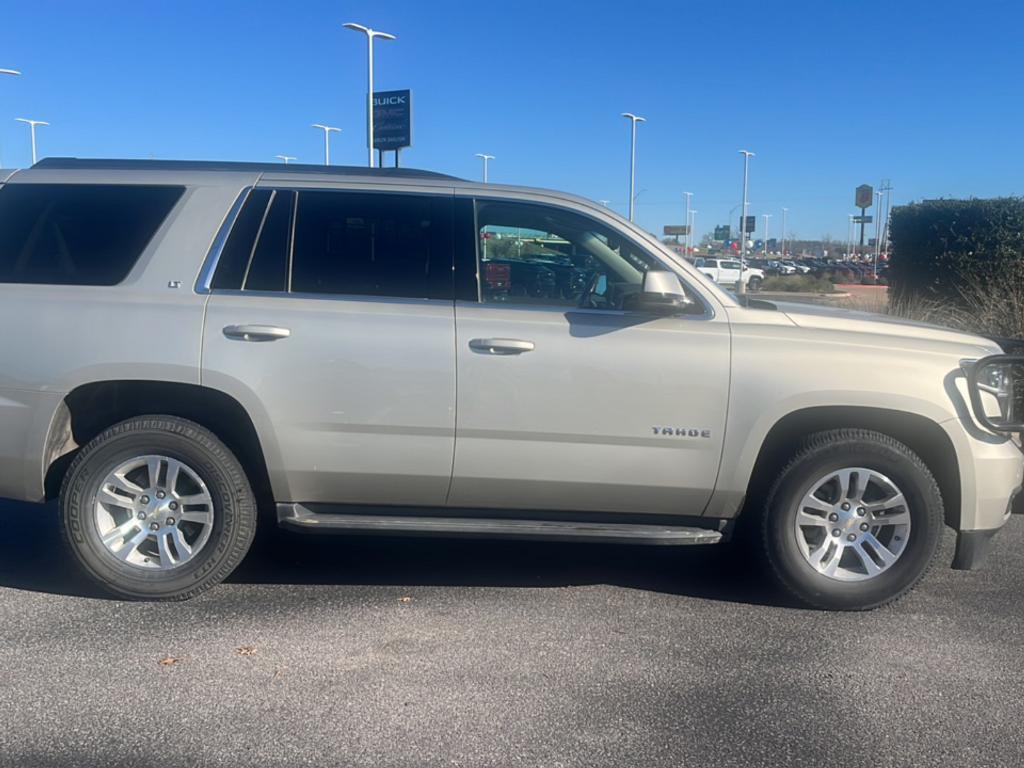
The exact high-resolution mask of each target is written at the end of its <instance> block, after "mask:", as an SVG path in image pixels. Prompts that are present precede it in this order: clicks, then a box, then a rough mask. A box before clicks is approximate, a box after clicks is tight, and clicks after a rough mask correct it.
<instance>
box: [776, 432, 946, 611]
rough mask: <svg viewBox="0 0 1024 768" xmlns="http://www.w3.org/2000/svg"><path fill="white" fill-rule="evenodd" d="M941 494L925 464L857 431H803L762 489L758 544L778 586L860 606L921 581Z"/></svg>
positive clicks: (887, 440) (828, 603)
mask: <svg viewBox="0 0 1024 768" xmlns="http://www.w3.org/2000/svg"><path fill="white" fill-rule="evenodd" d="M942 526H943V507H942V496H941V494H940V493H939V488H938V485H937V484H936V482H935V478H934V477H932V474H931V472H930V471H929V470H928V468H927V467H926V466H925V464H924V462H922V461H921V459H920V458H919V457H918V456H917V455H916V454H915V453H914V452H913V451H911V450H910V449H909V448H908V447H907V446H905V445H903V444H902V443H900V442H898V441H896V440H894V439H893V438H891V437H889V436H887V435H883V434H880V433H878V432H870V431H867V430H861V429H839V430H833V431H829V432H819V433H817V434H814V435H811V436H810V437H809V438H808V439H807V440H806V441H805V442H804V444H803V445H802V447H801V448H800V450H799V451H798V452H797V453H796V454H795V455H794V456H793V458H792V459H791V460H790V462H789V463H788V464H787V466H786V467H785V468H784V469H783V471H782V473H781V474H780V476H779V478H778V479H777V480H776V482H775V484H774V486H773V487H772V489H771V490H770V491H769V494H768V498H767V501H766V504H765V508H764V511H763V519H762V537H763V539H762V541H763V545H764V551H765V554H766V556H767V560H768V562H769V564H770V565H771V568H772V570H773V571H774V573H775V575H776V576H777V577H778V579H779V581H780V582H781V583H782V585H783V586H784V587H785V588H786V589H787V590H788V591H789V592H791V593H792V594H793V595H795V596H796V597H797V598H799V599H800V600H801V601H802V602H804V603H807V604H808V605H811V606H814V607H817V608H825V609H832V610H865V609H869V608H875V607H878V606H880V605H884V604H886V603H889V602H892V601H893V600H896V599H897V598H899V597H901V596H902V595H904V594H906V593H907V592H909V591H910V590H911V589H913V587H914V586H915V585H916V584H917V583H918V581H920V579H921V577H922V576H923V575H924V574H925V572H926V571H927V569H928V567H929V566H930V565H931V563H932V561H933V560H934V558H935V554H936V552H937V551H938V546H939V541H940V537H941V533H942Z"/></svg>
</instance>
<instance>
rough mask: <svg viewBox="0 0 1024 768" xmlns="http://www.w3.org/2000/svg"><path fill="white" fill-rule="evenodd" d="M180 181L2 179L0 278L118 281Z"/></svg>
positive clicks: (181, 189) (58, 282) (175, 198)
mask: <svg viewBox="0 0 1024 768" xmlns="http://www.w3.org/2000/svg"><path fill="white" fill-rule="evenodd" d="M184 191H185V189H184V187H172V186H143V185H135V184H130V185H129V184H6V185H4V186H3V187H0V283H42V284H48V285H116V284H117V283H119V282H121V281H122V280H124V279H125V278H126V277H127V276H128V273H129V272H130V271H131V269H132V267H134V266H135V263H136V262H137V261H138V260H139V257H140V256H141V255H142V252H143V251H145V249H146V246H147V245H148V244H149V241H150V240H152V238H153V235H154V234H156V231H157V229H159V228H160V225H161V224H163V222H164V219H166V218H167V215H168V214H169V213H170V212H171V209H172V208H173V207H174V205H175V203H177V202H178V200H179V199H181V196H182V194H183V193H184Z"/></svg>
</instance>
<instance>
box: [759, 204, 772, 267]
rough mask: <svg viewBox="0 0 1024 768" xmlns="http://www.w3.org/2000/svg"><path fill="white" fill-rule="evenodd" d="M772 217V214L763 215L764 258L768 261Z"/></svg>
mask: <svg viewBox="0 0 1024 768" xmlns="http://www.w3.org/2000/svg"><path fill="white" fill-rule="evenodd" d="M771 217H772V215H771V214H770V213H762V214H761V218H763V219H764V257H765V258H766V259H767V258H768V219H770V218H771Z"/></svg>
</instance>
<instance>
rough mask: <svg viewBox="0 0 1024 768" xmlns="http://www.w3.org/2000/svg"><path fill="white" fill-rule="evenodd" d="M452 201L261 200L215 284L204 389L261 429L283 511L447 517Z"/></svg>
mask: <svg viewBox="0 0 1024 768" xmlns="http://www.w3.org/2000/svg"><path fill="white" fill-rule="evenodd" d="M451 209H452V198H451V195H450V193H449V194H447V195H413V194H388V193H360V192H351V191H337V190H335V191H331V190H323V189H302V190H297V191H296V190H288V189H277V190H270V189H257V190H255V191H253V192H252V193H251V195H250V197H249V199H248V201H247V203H246V205H245V207H244V208H243V209H242V211H241V213H240V215H239V218H238V220H237V221H236V224H235V226H234V229H233V231H232V235H231V237H230V238H229V240H228V241H227V244H226V246H225V248H224V251H223V253H222V254H221V258H220V261H219V264H218V269H217V272H216V274H215V276H214V279H213V286H212V295H211V296H210V300H209V303H208V306H207V313H206V325H205V331H204V343H203V363H202V381H203V384H204V385H206V386H210V387H213V388H215V389H220V390H222V391H225V392H227V393H228V394H230V395H232V396H234V397H235V398H236V399H237V400H239V402H241V403H242V405H243V406H244V407H245V408H246V410H247V411H248V412H249V413H250V414H251V415H252V417H253V419H254V422H255V425H256V429H257V432H258V433H259V437H260V442H261V444H262V447H263V449H264V453H265V454H266V459H267V464H268V469H269V471H270V476H271V484H272V485H273V489H274V495H275V498H276V500H277V501H279V502H283V501H296V502H329V503H341V502H347V503H356V502H358V503H369V504H425V505H443V504H444V502H445V497H446V495H447V492H448V485H449V482H450V480H451V469H452V453H453V450H454V428H455V355H454V344H455V323H454V308H453V297H452V248H451V227H452V222H451Z"/></svg>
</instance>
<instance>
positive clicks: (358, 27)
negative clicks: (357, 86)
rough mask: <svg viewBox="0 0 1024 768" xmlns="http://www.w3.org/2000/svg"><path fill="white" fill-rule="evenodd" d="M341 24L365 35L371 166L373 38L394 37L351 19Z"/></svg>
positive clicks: (368, 143) (370, 162)
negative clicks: (353, 21)
mask: <svg viewBox="0 0 1024 768" xmlns="http://www.w3.org/2000/svg"><path fill="white" fill-rule="evenodd" d="M342 26H344V27H345V28H346V29H352V30H355V31H356V32H362V33H363V34H364V35H366V56H367V63H366V82H367V86H366V145H367V149H368V150H369V165H370V167H371V168H373V38H375V37H379V38H382V39H384V40H395V39H396V38H395V36H394V35H390V34H388V33H387V32H378V31H377V30H375V29H370V28H369V27H364V26H363V25H362V24H354V23H352V22H351V21H349V22H346V23H345V24H343V25H342Z"/></svg>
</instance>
